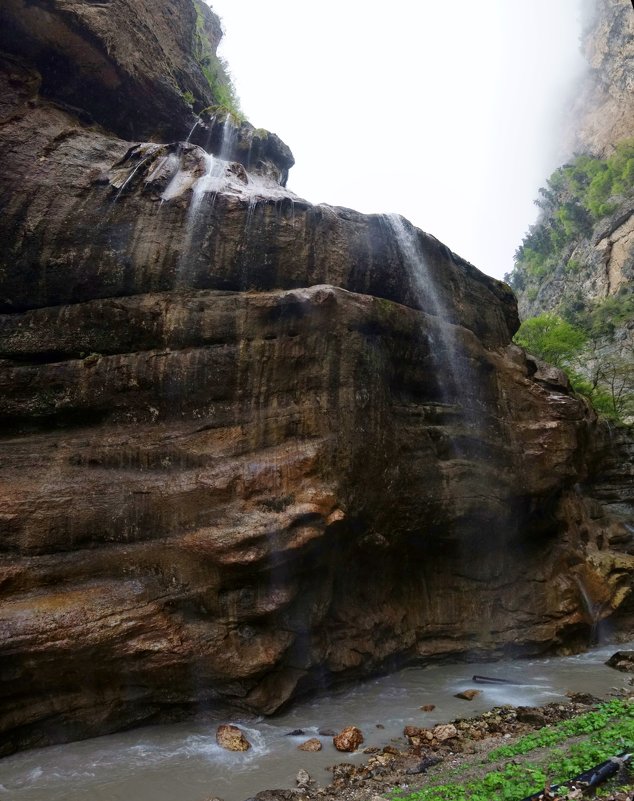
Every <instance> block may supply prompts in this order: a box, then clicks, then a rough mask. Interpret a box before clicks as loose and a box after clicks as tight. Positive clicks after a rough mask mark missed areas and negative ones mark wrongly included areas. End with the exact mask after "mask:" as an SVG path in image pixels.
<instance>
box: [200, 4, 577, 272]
mask: <svg viewBox="0 0 634 801" xmlns="http://www.w3.org/2000/svg"><path fill="white" fill-rule="evenodd" d="M211 5H212V7H213V9H214V10H215V11H216V12H217V13H218V14H219V15H220V17H221V18H222V20H223V27H224V29H225V38H224V40H223V43H222V45H221V48H220V51H219V52H220V55H221V56H222V57H224V58H225V59H226V60H227V61H228V63H229V67H230V70H231V73H232V76H233V78H234V82H235V85H236V89H237V93H238V95H239V97H240V100H241V105H242V109H243V111H244V113H245V114H246V116H247V117H248V119H249V120H250V121H251V122H252V123H253V124H254V125H256V126H257V127H264V128H267V129H269V130H271V131H273V132H275V133H277V134H278V135H279V136H280V137H281V138H282V139H283V140H284V141H285V142H286V143H287V144H288V145H289V146H290V147H291V149H292V150H293V153H294V155H295V159H296V165H295V167H293V169H292V170H291V174H290V178H289V188H290V189H291V190H293V191H294V192H296V193H297V194H298V195H300V196H301V197H304V198H306V199H308V200H310V201H312V202H315V203H318V202H325V203H329V204H332V205H340V206H348V207H351V208H355V209H358V210H359V211H362V212H368V213H372V212H398V213H400V214H403V215H404V216H405V217H407V218H408V219H410V220H411V221H412V222H413V223H415V224H416V225H417V226H419V227H420V228H422V229H423V230H425V231H427V232H429V233H431V234H433V235H434V236H436V237H438V238H439V239H440V240H442V241H443V242H444V243H445V244H447V245H448V246H449V247H450V248H451V249H452V250H454V251H455V252H456V253H458V254H459V255H461V256H462V257H464V258H466V259H467V260H469V261H471V262H472V263H474V264H475V265H476V266H477V267H479V268H480V269H481V270H483V271H484V272H486V273H488V274H490V275H494V276H496V277H498V278H501V277H502V275H503V274H504V273H506V272H508V271H509V270H510V269H511V268H512V264H513V253H514V251H515V249H516V248H517V246H518V245H519V244H520V242H521V239H522V236H523V235H524V233H525V232H526V230H527V228H528V226H529V225H530V224H531V223H532V222H533V221H534V220H535V217H536V213H537V209H536V207H535V205H534V202H533V201H534V199H535V198H536V197H537V191H538V189H539V187H540V186H542V185H543V184H544V182H545V180H546V178H547V177H548V175H549V174H550V173H551V172H552V170H553V169H554V168H555V167H557V166H558V165H559V164H560V163H561V162H562V161H563V159H564V158H565V157H566V156H567V155H568V154H566V153H565V151H564V150H563V147H564V142H565V137H564V135H563V133H562V131H563V129H564V128H565V127H566V125H568V124H569V118H568V114H569V109H570V107H571V105H572V101H573V99H574V94H575V90H576V88H577V87H578V85H579V82H580V80H581V78H582V75H583V72H584V69H585V63H584V61H583V58H582V56H581V53H580V48H579V36H580V32H581V26H582V20H581V17H582V10H583V7H586V6H587V1H586V0H556V2H553V0H531V2H530V3H516V2H509V0H483V2H482V3H477V4H476V3H473V2H471V0H453V2H451V3H438V2H430V1H429V0H426V1H425V2H422V3H417V4H414V3H411V2H409V1H406V0H392V2H391V3H388V4H385V5H379V4H368V3H362V2H360V1H359V0H348V2H345V3H344V2H341V1H339V2H334V0H322V2H320V3H319V4H304V3H297V2H293V0H269V2H268V3H266V4H264V3H261V2H259V0H241V2H236V0H214V2H212V3H211Z"/></svg>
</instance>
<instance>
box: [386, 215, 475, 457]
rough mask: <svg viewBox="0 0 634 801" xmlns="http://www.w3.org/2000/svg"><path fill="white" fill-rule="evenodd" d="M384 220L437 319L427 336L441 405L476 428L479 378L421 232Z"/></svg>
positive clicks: (427, 308)
mask: <svg viewBox="0 0 634 801" xmlns="http://www.w3.org/2000/svg"><path fill="white" fill-rule="evenodd" d="M384 219H385V221H386V223H387V226H388V228H389V230H390V231H391V232H392V234H393V235H394V238H395V241H396V244H397V247H398V250H399V252H400V255H401V259H402V261H403V264H404V265H405V267H406V269H407V270H408V273H409V275H410V278H411V280H412V284H413V288H414V290H415V293H416V295H417V298H418V300H419V303H420V307H421V308H422V309H423V310H424V311H425V312H426V313H428V314H431V315H433V316H434V317H435V318H436V325H435V327H434V329H433V331H429V332H428V336H429V339H430V348H431V356H432V358H433V359H434V361H435V362H436V372H437V374H438V376H439V377H440V379H441V380H440V382H439V387H438V388H439V392H440V399H441V402H442V403H443V404H445V405H447V406H451V407H453V408H454V409H455V410H456V412H457V413H458V414H459V416H460V418H461V419H462V421H463V423H464V424H465V425H466V426H468V427H472V428H477V426H478V419H477V415H476V414H475V413H474V411H473V399H474V389H475V387H476V381H477V377H476V375H475V374H474V371H473V369H472V367H471V365H470V363H469V359H468V356H467V354H466V352H465V349H464V345H463V343H462V342H461V341H460V339H459V337H458V328H457V325H455V324H452V323H451V322H450V320H451V317H452V314H451V309H450V307H449V306H448V304H447V303H446V302H445V299H444V297H443V295H442V293H441V292H440V291H439V289H438V286H437V283H436V280H435V277H434V275H433V273H432V271H431V270H430V268H429V265H428V262H427V258H426V256H425V254H424V252H423V249H422V247H421V244H420V239H419V232H418V231H417V229H416V228H414V227H413V226H412V225H409V224H408V225H406V224H405V220H404V219H403V217H401V216H400V215H398V214H387V215H385V216H384ZM454 444H455V443H454Z"/></svg>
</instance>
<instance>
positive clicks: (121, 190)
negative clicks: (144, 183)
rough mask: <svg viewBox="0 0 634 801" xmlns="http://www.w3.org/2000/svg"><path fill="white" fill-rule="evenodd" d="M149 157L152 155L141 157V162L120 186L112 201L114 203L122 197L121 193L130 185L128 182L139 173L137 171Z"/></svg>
mask: <svg viewBox="0 0 634 801" xmlns="http://www.w3.org/2000/svg"><path fill="white" fill-rule="evenodd" d="M149 158H150V155H145V156H143V158H140V159H139V163H138V164H137V165H136V167H134V168H133V169H132V170H131V171H130V174H129V175H128V177H127V178H126V179H125V181H124V182H123V183H122V184H121V186H120V187H119V189H118V191H117V193H116V195H115V196H114V198H113V201H112V203H113V204H115V203H116V202H117V201H118V200H119V198H120V197H121V193H122V192H123V190H124V189H125V188H126V186H128V184H129V183H130V182H131V181H132V179H133V178H134V176H135V175H136V174H137V172H138V171H139V170H140V169H141V167H142V166H143V165H144V164H145V163H146V162H147V161H148V159H149Z"/></svg>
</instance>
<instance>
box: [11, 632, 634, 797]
mask: <svg viewBox="0 0 634 801" xmlns="http://www.w3.org/2000/svg"><path fill="white" fill-rule="evenodd" d="M627 648H634V643H630V644H628V645H623V644H621V645H619V646H614V645H613V646H608V647H602V648H598V649H594V650H592V651H589V652H587V653H585V654H581V655H578V656H570V657H552V658H541V659H532V660H521V661H520V660H516V661H500V662H495V663H488V664H481V663H468V664H464V663H462V664H456V665H432V666H429V667H420V668H407V669H405V670H401V671H399V672H398V673H394V674H391V675H389V676H384V677H381V678H378V679H374V680H371V681H367V682H364V683H363V684H359V685H357V686H355V687H354V688H348V689H345V690H342V691H339V692H332V693H330V694H328V695H324V696H320V697H318V698H313V699H311V700H308V701H304V702H300V703H297V704H296V705H295V706H294V707H293V708H292V709H291V710H290V711H288V712H287V713H285V714H283V715H280V716H278V717H275V718H273V719H270V718H269V719H262V718H250V719H249V718H245V717H242V718H241V717H239V716H236V718H235V719H234V720H233V721H231V722H234V723H236V724H238V725H240V726H241V728H242V729H243V730H244V732H245V734H246V736H247V737H248V739H249V740H250V742H251V743H252V746H253V747H252V748H251V750H250V751H248V752H247V753H244V754H234V753H229V752H227V751H224V750H222V749H221V748H220V747H219V746H218V745H217V744H216V739H215V731H216V726H217V724H218V723H219V722H227V720H226V718H224V719H223V721H220V720H219V719H217V718H216V719H215V718H213V717H208V718H207V719H206V720H204V721H201V720H196V721H193V722H187V723H179V724H170V725H165V726H152V727H147V728H140V729H134V730H132V731H127V732H122V733H120V734H113V735H109V736H106V737H98V738H95V739H92V740H84V741H82V742H76V743H68V744H66V745H60V746H52V747H50V748H41V749H37V750H32V751H27V752H25V753H21V754H16V755H14V756H11V757H7V758H5V759H3V760H0V801H204V799H207V798H209V797H212V796H218V797H219V798H222V799H224V801H244V799H247V798H248V797H249V796H252V795H254V794H255V793H256V792H258V791H259V790H263V789H270V788H278V787H293V786H294V784H295V776H296V774H297V771H298V770H299V769H300V768H305V769H306V770H308V772H309V773H310V774H311V775H312V776H313V777H314V778H316V779H317V780H318V781H319V782H321V783H324V784H326V783H327V782H328V781H329V775H330V774H329V773H327V772H326V770H325V768H326V766H328V765H332V764H334V763H335V762H338V761H344V760H345V761H351V762H361V761H363V760H364V759H366V758H367V757H364V755H363V754H353V755H347V754H339V753H338V752H337V751H335V749H334V747H333V745H332V738H330V737H320V738H319V739H321V741H322V743H323V746H324V747H323V750H322V751H321V752H319V753H304V752H302V751H298V750H297V746H298V745H299V744H300V743H302V742H304V741H305V740H306V739H308V738H309V737H317V736H319V735H318V733H317V732H318V730H319V729H320V728H332V729H336V730H338V729H341V728H343V727H344V726H347V725H351V724H354V725H357V726H359V727H360V728H361V729H362V730H363V733H364V735H365V745H385V744H386V743H388V742H389V741H390V740H391V739H392V738H398V737H400V736H401V734H402V731H403V726H405V725H407V724H414V725H418V726H433V725H435V724H436V723H440V722H445V721H449V720H451V719H453V718H456V717H466V716H471V715H477V714H480V713H482V712H484V711H486V710H487V709H489V708H491V707H492V706H497V705H500V704H514V705H526V706H531V705H541V704H544V703H548V702H551V701H559V700H563V701H565V700H566V698H565V693H566V691H578V692H581V691H583V692H589V693H593V694H595V695H598V696H605V695H606V694H607V693H609V692H610V690H611V688H613V687H623V686H624V685H625V683H626V681H627V679H628V676H627V674H622V673H619V672H617V671H615V670H613V669H611V668H608V667H606V666H605V665H604V662H605V660H606V659H607V658H608V657H609V656H610V655H611V654H612V653H614V651H616V650H624V649H627ZM474 674H480V675H484V676H490V677H493V678H495V677H498V678H505V679H510V680H512V681H515V682H520V683H521V684H514V685H511V684H508V685H504V684H500V685H495V684H474V683H473V681H472V680H471V677H472V676H473V675H474ZM472 688H473V689H479V690H481V694H480V695H479V696H477V697H476V698H475V699H474V700H473V701H470V702H469V701H463V700H459V699H457V698H454V693H456V692H459V691H461V690H465V689H472ZM424 704H435V705H436V708H435V709H434V711H433V712H430V713H425V712H421V710H420V707H421V706H422V705H424ZM377 724H381V725H383V726H384V727H385V728H384V729H378V728H377ZM300 728H301V729H303V731H304V732H305V734H304V735H303V736H293V737H290V736H287V733H288V732H289V731H292V730H293V729H300Z"/></svg>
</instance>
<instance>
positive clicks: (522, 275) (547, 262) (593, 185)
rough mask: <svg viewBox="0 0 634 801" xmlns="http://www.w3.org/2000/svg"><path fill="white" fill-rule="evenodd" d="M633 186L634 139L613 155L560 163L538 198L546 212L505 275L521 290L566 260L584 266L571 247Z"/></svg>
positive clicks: (571, 267)
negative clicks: (571, 258)
mask: <svg viewBox="0 0 634 801" xmlns="http://www.w3.org/2000/svg"><path fill="white" fill-rule="evenodd" d="M632 190H634V139H628V140H624V141H622V142H620V143H619V144H618V145H617V147H616V150H615V152H614V154H613V155H612V156H610V157H609V158H608V159H597V158H593V157H591V156H584V155H582V156H577V158H575V159H574V161H573V162H571V163H570V164H566V165H565V166H563V167H560V168H559V169H558V170H556V171H555V172H554V173H553V174H552V175H551V176H550V178H549V179H548V181H547V182H546V187H545V188H542V189H540V190H539V194H540V197H539V199H538V200H537V201H536V203H537V205H538V206H539V207H540V209H541V212H542V213H541V215H540V218H539V220H538V221H537V223H535V225H533V226H531V228H530V229H529V231H528V233H527V234H526V236H525V237H524V239H523V241H522V244H521V245H520V247H519V248H518V249H517V251H516V253H515V267H514V269H513V271H512V272H511V273H508V274H507V275H506V276H505V280H506V281H507V282H508V283H509V284H510V285H511V286H512V287H513V289H515V290H516V291H520V292H521V291H523V290H524V289H525V288H526V286H527V284H528V283H530V281H531V279H539V278H543V277H544V276H547V275H549V274H551V273H552V272H554V271H555V269H556V268H557V267H558V265H560V264H561V265H562V266H563V268H564V269H565V270H566V271H568V272H577V271H578V270H579V269H580V267H581V265H580V264H579V263H578V262H576V261H575V260H572V261H571V260H570V252H569V249H570V246H571V245H572V244H573V243H574V242H575V241H577V240H578V239H579V237H580V236H583V235H586V234H589V233H590V231H591V229H592V226H593V225H594V224H596V222H597V221H598V220H600V219H602V218H604V217H606V216H608V215H610V214H611V213H612V212H613V211H614V210H615V209H616V207H617V205H618V201H619V198H621V197H623V196H625V195H627V194H629V193H630V192H632Z"/></svg>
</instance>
